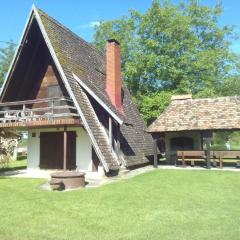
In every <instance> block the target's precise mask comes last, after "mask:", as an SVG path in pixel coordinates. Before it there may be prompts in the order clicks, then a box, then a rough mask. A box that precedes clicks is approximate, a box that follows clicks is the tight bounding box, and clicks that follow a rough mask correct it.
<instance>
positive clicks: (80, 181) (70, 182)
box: [49, 171, 85, 189]
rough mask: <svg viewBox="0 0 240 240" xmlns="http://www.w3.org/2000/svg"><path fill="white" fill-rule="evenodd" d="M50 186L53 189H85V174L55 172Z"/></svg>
mask: <svg viewBox="0 0 240 240" xmlns="http://www.w3.org/2000/svg"><path fill="white" fill-rule="evenodd" d="M49 184H50V186H51V187H52V189H58V188H59V189H61V188H63V189H74V188H79V187H84V186H85V173H82V172H75V171H63V172H55V173H52V174H51V180H50V182H49ZM56 186H57V187H56Z"/></svg>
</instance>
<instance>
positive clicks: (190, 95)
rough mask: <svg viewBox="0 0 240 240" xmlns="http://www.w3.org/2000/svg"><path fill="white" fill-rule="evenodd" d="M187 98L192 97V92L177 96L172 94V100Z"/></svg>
mask: <svg viewBox="0 0 240 240" xmlns="http://www.w3.org/2000/svg"><path fill="white" fill-rule="evenodd" d="M187 99H192V94H185V95H175V96H172V98H171V100H172V101H179V100H187Z"/></svg>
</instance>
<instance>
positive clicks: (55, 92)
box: [47, 85, 63, 98]
mask: <svg viewBox="0 0 240 240" xmlns="http://www.w3.org/2000/svg"><path fill="white" fill-rule="evenodd" d="M62 96H63V95H62V91H61V89H60V87H59V85H50V86H48V87H47V97H48V98H55V97H62Z"/></svg>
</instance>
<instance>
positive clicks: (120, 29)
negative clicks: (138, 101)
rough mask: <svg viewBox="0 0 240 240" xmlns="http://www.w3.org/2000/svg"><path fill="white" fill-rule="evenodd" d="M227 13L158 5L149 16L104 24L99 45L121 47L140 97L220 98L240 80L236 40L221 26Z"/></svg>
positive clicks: (126, 72) (127, 75) (193, 2)
mask: <svg viewBox="0 0 240 240" xmlns="http://www.w3.org/2000/svg"><path fill="white" fill-rule="evenodd" d="M222 12H223V8H222V5H221V3H218V4H217V5H216V6H214V7H209V6H203V5H200V4H199V1H198V0H190V1H189V2H188V3H187V4H186V3H180V4H179V5H174V4H172V3H171V2H170V1H164V2H162V3H160V2H159V1H158V0H154V1H153V2H152V5H151V7H150V8H149V9H148V10H147V11H146V12H145V13H140V12H138V11H135V10H131V11H130V14H129V15H128V16H125V17H122V18H120V19H117V20H113V21H106V22H102V23H101V24H100V25H99V26H98V27H96V33H95V36H94V44H95V46H96V47H98V48H99V49H100V50H103V49H104V47H105V42H106V40H107V39H110V38H116V39H117V40H118V41H119V42H120V43H121V49H122V66H123V76H124V79H125V81H126V82H127V84H128V87H129V89H130V91H131V93H132V94H133V95H134V96H137V95H142V94H144V95H146V94H151V93H153V92H156V91H161V90H167V91H169V90H170V91H171V90H174V91H175V92H178V93H192V94H197V93H201V94H200V95H204V94H208V92H209V91H210V92H211V95H214V94H215V89H216V88H215V86H216V85H221V84H223V83H224V82H225V81H226V80H228V79H229V78H230V77H232V75H239V69H238V62H239V59H238V58H237V56H236V55H235V54H234V53H233V52H231V51H230V44H231V40H232V39H233V38H234V37H235V34H234V31H233V28H232V27H231V26H220V25H219V23H218V20H219V17H220V16H221V14H222ZM236 69H237V70H236ZM206 89H208V90H207V91H206Z"/></svg>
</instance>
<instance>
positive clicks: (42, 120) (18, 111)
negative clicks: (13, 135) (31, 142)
mask: <svg viewBox="0 0 240 240" xmlns="http://www.w3.org/2000/svg"><path fill="white" fill-rule="evenodd" d="M80 124H81V122H80V118H79V114H78V113H77V109H76V107H75V106H74V104H73V102H72V100H71V99H69V98H66V97H61V98H44V99H35V100H27V101H18V102H5V103H0V127H1V128H13V127H37V126H52V125H54V126H55V125H58V126H61V125H80Z"/></svg>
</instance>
